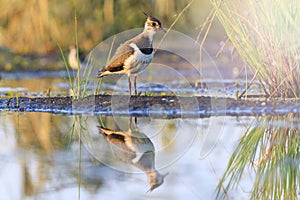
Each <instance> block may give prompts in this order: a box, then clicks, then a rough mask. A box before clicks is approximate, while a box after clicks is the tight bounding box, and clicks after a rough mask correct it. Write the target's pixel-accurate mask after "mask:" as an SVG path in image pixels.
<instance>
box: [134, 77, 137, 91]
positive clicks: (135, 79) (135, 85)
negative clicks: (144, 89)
mask: <svg viewBox="0 0 300 200" xmlns="http://www.w3.org/2000/svg"><path fill="white" fill-rule="evenodd" d="M136 78H137V75H136V74H135V75H134V82H133V87H134V95H137V91H136Z"/></svg>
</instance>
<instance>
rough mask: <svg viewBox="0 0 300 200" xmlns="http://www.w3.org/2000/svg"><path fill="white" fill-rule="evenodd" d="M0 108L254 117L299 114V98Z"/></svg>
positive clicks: (43, 102) (1, 106)
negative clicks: (291, 99) (285, 99)
mask: <svg viewBox="0 0 300 200" xmlns="http://www.w3.org/2000/svg"><path fill="white" fill-rule="evenodd" d="M0 110H1V111H17V112H48V113H56V114H68V115H74V114H82V115H132V116H151V117H154V118H178V117H210V116H225V115H228V116H253V115H286V114H290V113H293V114H300V101H299V100H295V101H261V100H235V99H232V98H215V97H178V96H152V97H148V96H132V97H129V96H123V95H116V96H110V95H98V96H89V97H86V98H84V99H81V100H74V99H73V98H72V97H44V98H42V97H40V98H28V97H18V98H7V99H1V100H0Z"/></svg>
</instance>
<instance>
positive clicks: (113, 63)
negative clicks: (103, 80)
mask: <svg viewBox="0 0 300 200" xmlns="http://www.w3.org/2000/svg"><path fill="white" fill-rule="evenodd" d="M130 42H131V41H128V42H126V43H124V44H122V45H121V46H119V47H118V48H117V50H116V52H115V54H114V56H113V57H112V58H111V60H110V61H109V62H108V63H107V65H106V67H105V70H106V71H110V72H116V71H121V70H123V69H124V62H125V60H126V59H127V58H128V57H129V56H131V55H132V54H133V53H134V49H133V48H132V47H130V46H129V44H130Z"/></svg>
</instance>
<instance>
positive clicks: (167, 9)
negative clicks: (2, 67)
mask: <svg viewBox="0 0 300 200" xmlns="http://www.w3.org/2000/svg"><path fill="white" fill-rule="evenodd" d="M189 2H191V0H98V1H92V0H86V1H83V0H66V1H59V0H51V1H48V0H38V1H37V0H27V1H24V0H13V1H9V0H0V9H1V12H0V24H1V26H0V46H1V47H6V48H8V49H10V50H11V51H12V52H15V53H20V54H49V53H53V52H58V47H57V42H58V43H59V44H60V45H61V46H62V48H63V49H65V50H66V49H68V48H69V46H70V45H71V44H74V43H75V31H74V15H75V11H76V13H77V18H78V35H79V46H80V49H81V50H83V51H85V52H89V51H90V50H91V49H92V48H93V47H95V46H96V45H97V44H98V43H100V42H101V41H103V40H105V39H106V38H108V37H110V36H112V35H114V34H116V33H119V32H121V31H124V30H127V29H131V28H137V27H142V26H143V24H144V20H145V16H144V14H143V11H145V12H147V13H150V14H152V15H154V16H156V17H157V18H158V19H160V20H161V21H162V23H163V26H164V27H165V28H168V27H169V26H170V24H171V23H172V22H173V21H174V20H175V18H176V16H177V15H178V13H180V12H181V11H182V10H183V9H184V7H185V6H186V5H187V4H188V3H189ZM210 10H211V5H210V1H201V0H200V1H199V0H197V1H193V3H192V5H191V6H190V7H189V8H188V9H187V10H186V11H185V12H184V14H183V15H182V16H181V17H180V19H179V20H178V22H177V23H176V25H175V26H174V29H176V30H178V31H181V32H183V33H185V34H188V35H190V36H192V37H193V36H196V35H197V34H198V33H199V26H200V25H201V24H202V23H203V21H204V20H205V19H206V17H207V15H208V13H209V12H210ZM216 32H218V33H219V31H216Z"/></svg>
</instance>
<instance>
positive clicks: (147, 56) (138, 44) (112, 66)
mask: <svg viewBox="0 0 300 200" xmlns="http://www.w3.org/2000/svg"><path fill="white" fill-rule="evenodd" d="M144 14H145V15H146V16H147V20H146V22H145V25H144V30H143V32H142V33H140V34H139V35H137V36H135V37H134V38H132V39H129V40H127V41H126V42H124V43H123V44H121V45H120V46H119V47H118V48H117V50H116V52H115V53H114V55H113V57H112V58H111V60H110V61H109V62H108V63H107V64H106V66H105V67H104V68H103V69H101V70H99V72H98V78H102V77H104V76H107V75H112V74H127V75H128V88H129V95H131V81H130V75H131V74H134V94H135V95H137V90H136V79H137V73H139V72H140V71H142V70H144V69H145V68H146V67H147V66H148V65H149V64H150V63H151V61H152V59H153V56H154V50H153V46H152V43H153V37H154V35H155V34H156V33H157V31H159V30H163V28H162V24H161V22H160V21H159V20H158V19H157V18H155V17H153V16H152V15H150V14H147V13H144Z"/></svg>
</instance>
